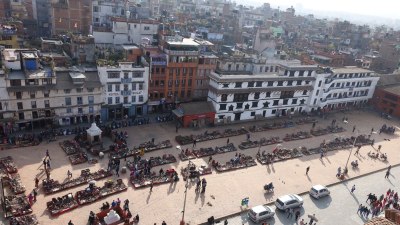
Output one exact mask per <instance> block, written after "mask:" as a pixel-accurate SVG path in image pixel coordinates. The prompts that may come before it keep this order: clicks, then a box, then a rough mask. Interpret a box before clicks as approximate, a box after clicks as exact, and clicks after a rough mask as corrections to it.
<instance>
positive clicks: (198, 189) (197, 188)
mask: <svg viewBox="0 0 400 225" xmlns="http://www.w3.org/2000/svg"><path fill="white" fill-rule="evenodd" d="M200 186H201V180H200V179H199V180H198V181H197V184H196V189H195V192H196V193H197V192H199V191H200Z"/></svg>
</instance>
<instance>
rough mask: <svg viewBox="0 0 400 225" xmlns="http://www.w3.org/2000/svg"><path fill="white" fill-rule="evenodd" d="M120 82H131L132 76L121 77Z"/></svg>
mask: <svg viewBox="0 0 400 225" xmlns="http://www.w3.org/2000/svg"><path fill="white" fill-rule="evenodd" d="M121 83H123V84H126V83H132V78H121Z"/></svg>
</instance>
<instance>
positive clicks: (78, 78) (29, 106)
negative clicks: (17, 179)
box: [0, 49, 102, 131]
mask: <svg viewBox="0 0 400 225" xmlns="http://www.w3.org/2000/svg"><path fill="white" fill-rule="evenodd" d="M2 56H3V57H2V59H3V65H4V67H5V69H6V70H5V73H4V76H0V83H2V84H5V90H6V92H7V94H4V95H3V94H2V97H1V100H0V111H1V112H0V126H1V128H3V131H4V129H5V127H8V128H10V126H15V127H16V128H21V129H23V128H25V129H26V128H32V127H36V128H37V127H45V126H51V125H71V124H76V123H81V122H86V123H87V122H93V121H95V120H99V119H100V108H101V104H102V99H101V97H100V96H101V92H102V85H101V83H100V80H99V76H98V74H97V71H96V68H92V69H89V68H80V69H78V68H58V67H56V68H42V66H41V65H40V63H39V56H38V51H36V50H28V49H6V50H4V51H3V52H2ZM0 90H1V92H2V93H4V86H3V87H1V88H0ZM2 120H5V121H7V124H4V123H1V122H4V121H2ZM1 128H0V129H1Z"/></svg>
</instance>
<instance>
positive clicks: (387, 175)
mask: <svg viewBox="0 0 400 225" xmlns="http://www.w3.org/2000/svg"><path fill="white" fill-rule="evenodd" d="M389 175H390V172H389V170H388V171H386V175H385V179H388V178H389Z"/></svg>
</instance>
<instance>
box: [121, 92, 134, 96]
mask: <svg viewBox="0 0 400 225" xmlns="http://www.w3.org/2000/svg"><path fill="white" fill-rule="evenodd" d="M121 95H122V96H130V95H132V91H121Z"/></svg>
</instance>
